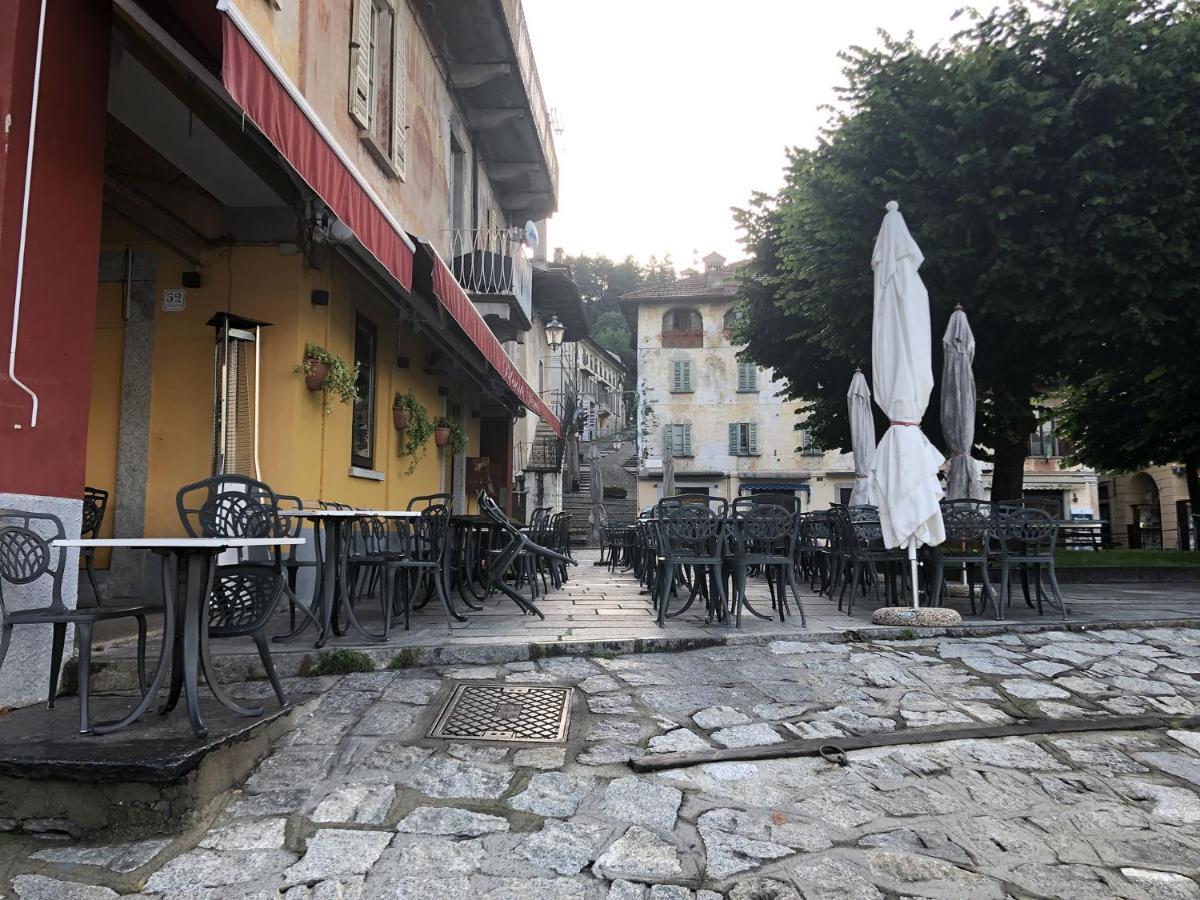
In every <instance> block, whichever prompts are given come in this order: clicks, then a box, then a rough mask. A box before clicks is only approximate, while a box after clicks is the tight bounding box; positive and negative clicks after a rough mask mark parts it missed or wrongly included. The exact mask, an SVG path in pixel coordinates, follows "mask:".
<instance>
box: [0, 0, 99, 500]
mask: <svg viewBox="0 0 1200 900" xmlns="http://www.w3.org/2000/svg"><path fill="white" fill-rule="evenodd" d="M39 8H40V3H39V2H38V0H9V2H7V3H0V123H3V122H4V121H6V117H7V116H11V127H10V130H9V132H8V135H7V140H6V141H5V142H4V145H3V147H0V492H13V493H22V494H37V495H43V496H58V497H77V496H81V495H82V491H83V474H84V458H85V449H86V442H87V426H88V405H89V399H90V394H91V371H92V336H93V329H94V324H95V316H96V273H97V265H98V260H99V252H100V209H101V201H102V190H103V178H104V133H105V121H106V105H107V104H106V97H107V91H108V55H109V32H110V27H111V13H112V10H111V6H110V5H109V4H107V3H98V2H96V0H49V3H48V6H47V11H46V36H45V43H44V48H43V55H42V83H41V98H40V101H39V107H38V123H37V143H36V146H35V151H34V153H35V156H34V164H33V182H32V189H31V194H30V210H29V232H28V237H27V240H26V246H25V287H24V291H23V295H24V299H23V300H22V309H21V324H20V332H19V342H18V345H17V368H16V373H17V377H18V378H20V379H21V381H23V382H25V383H26V384H27V385H29V386H30V387H31V388H32V389H33V390H34V391H36V392H37V393H38V395H39V397H40V400H41V408H40V413H39V418H38V425H37V428H34V429H30V428H29V414H30V401H29V398H28V397H27V396H26V395H25V394H24V393H23V392H22V391H21V390H20V389H19V388H17V387H16V385H14V384H12V382H11V381H9V379H8V350H9V342H10V340H11V334H12V329H11V326H12V311H13V303H14V299H15V288H16V271H17V248H18V243H19V240H20V229H21V203H22V199H23V194H24V181H25V157H26V148H27V141H28V133H29V115H30V104H31V100H32V90H33V66H34V56H35V51H36V47H37V26H38V12H39ZM14 425H20V426H21V428H20V429H17V428H14Z"/></svg>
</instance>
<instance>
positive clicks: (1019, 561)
mask: <svg viewBox="0 0 1200 900" xmlns="http://www.w3.org/2000/svg"><path fill="white" fill-rule="evenodd" d="M992 529H993V531H992V533H993V536H994V542H993V543H994V546H995V552H994V553H993V556H992V558H993V561H994V562H995V564H997V565H998V566H999V567H1000V600H1001V603H1004V604H1011V603H1012V581H1011V573H1012V570H1013V569H1017V570H1018V571H1019V572H1020V573H1022V574H1024V573H1026V572H1032V574H1033V583H1034V585H1035V586H1036V593H1037V610H1038V615H1039V616H1040V615H1042V601H1043V600H1045V601H1047V602H1049V603H1050V605H1051V606H1052V607H1053V608H1055V609H1057V610H1059V611H1060V612H1061V613H1062V617H1063V618H1064V619H1066V617H1067V604H1066V602H1065V601H1064V600H1063V596H1062V591H1061V590H1059V587H1058V576H1057V575H1056V574H1055V571H1054V547H1055V543H1056V541H1057V539H1058V523H1057V522H1056V521H1054V519H1052V518H1051V517H1050V515H1049V513H1046V512H1043V511H1042V510H1040V509H1007V510H1000V511H999V512H997V514H996V515H995V516H994V517H993V521H992ZM1043 569H1045V572H1046V577H1047V579H1048V581H1049V582H1050V596H1047V595H1046V593H1045V590H1044V589H1043V587H1042V570H1043Z"/></svg>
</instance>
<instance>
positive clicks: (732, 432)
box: [729, 422, 739, 456]
mask: <svg viewBox="0 0 1200 900" xmlns="http://www.w3.org/2000/svg"><path fill="white" fill-rule="evenodd" d="M738 430H739V429H738V425H737V423H736V422H730V423H729V455H730V456H737V455H738Z"/></svg>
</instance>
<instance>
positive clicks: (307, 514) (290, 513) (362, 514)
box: [278, 509, 421, 519]
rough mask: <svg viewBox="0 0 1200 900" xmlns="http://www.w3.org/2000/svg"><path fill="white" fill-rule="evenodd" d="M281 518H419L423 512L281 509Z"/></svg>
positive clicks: (400, 510) (403, 510) (406, 510)
mask: <svg viewBox="0 0 1200 900" xmlns="http://www.w3.org/2000/svg"><path fill="white" fill-rule="evenodd" d="M278 515H279V517H280V518H281V519H283V518H295V517H296V516H300V517H303V518H305V519H357V518H375V519H419V518H420V517H421V513H420V512H418V511H417V510H415V509H281V510H279V512H278Z"/></svg>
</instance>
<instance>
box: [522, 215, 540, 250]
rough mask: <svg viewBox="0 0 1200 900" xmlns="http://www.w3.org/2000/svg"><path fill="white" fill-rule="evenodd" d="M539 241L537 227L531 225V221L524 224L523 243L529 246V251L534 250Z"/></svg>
mask: <svg viewBox="0 0 1200 900" xmlns="http://www.w3.org/2000/svg"><path fill="white" fill-rule="evenodd" d="M540 240H541V238H539V237H538V229H537V225H535V224H534V223H533V220H532V219H531V220H529V221H527V222H526V223H525V243H526V244H528V245H529V248H530V249H531V250H536V249H537V245H538V242H539V241H540Z"/></svg>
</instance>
